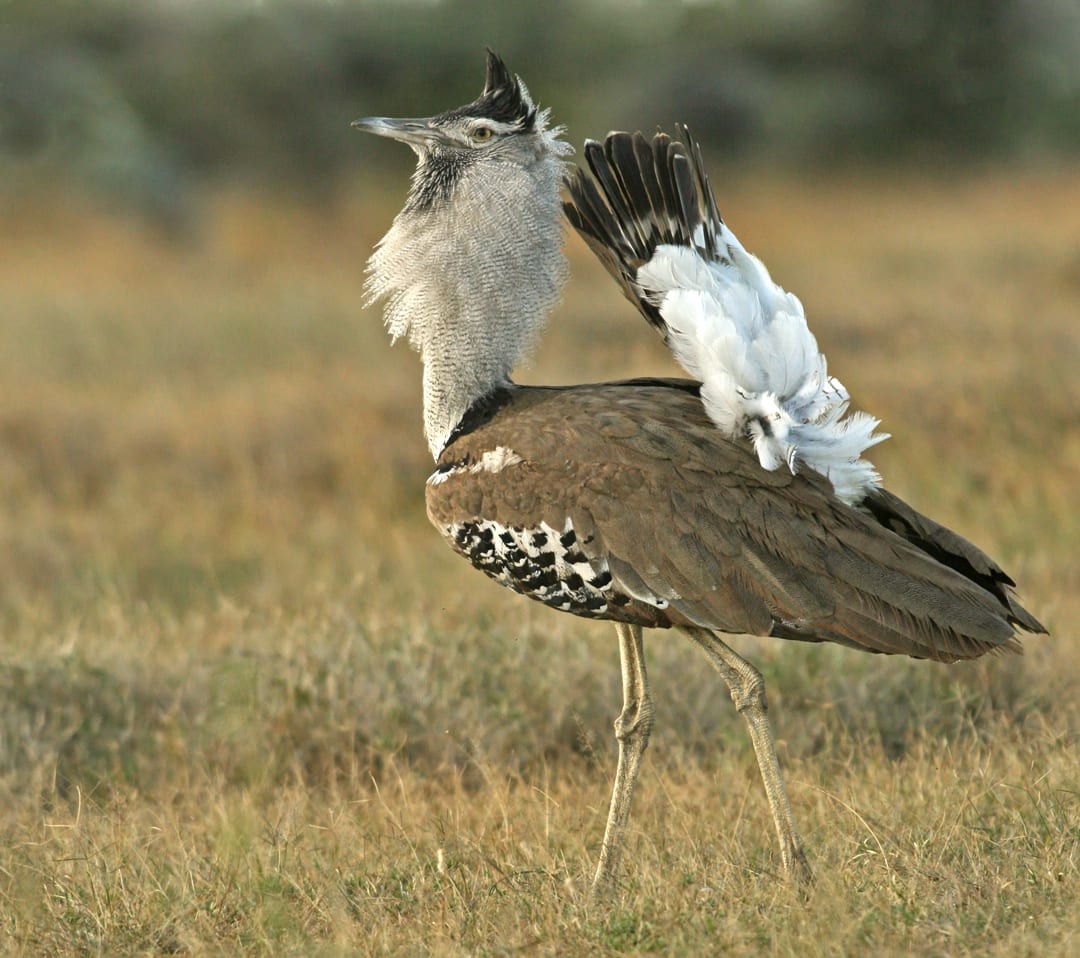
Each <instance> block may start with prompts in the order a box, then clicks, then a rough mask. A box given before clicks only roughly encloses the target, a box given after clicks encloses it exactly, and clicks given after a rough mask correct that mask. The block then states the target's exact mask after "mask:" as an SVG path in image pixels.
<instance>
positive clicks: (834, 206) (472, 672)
mask: <svg viewBox="0 0 1080 958" xmlns="http://www.w3.org/2000/svg"><path fill="white" fill-rule="evenodd" d="M715 181H716V183H717V186H718V192H719V194H720V199H721V206H722V208H723V209H724V211H725V214H726V216H727V218H728V220H729V222H731V224H732V225H733V227H734V228H735V230H736V231H737V232H738V233H739V235H740V236H741V238H742V239H743V240H744V241H745V242H746V243H747V245H748V246H749V247H750V248H751V249H754V250H755V251H757V252H758V253H759V254H761V255H762V256H763V257H764V258H765V260H766V262H767V263H768V264H769V265H770V267H771V268H772V270H773V273H774V276H776V277H777V279H778V280H779V281H780V282H782V283H784V284H785V285H786V286H788V287H789V288H791V289H793V290H795V291H797V292H798V293H799V294H800V296H801V297H802V298H803V300H804V302H805V304H806V305H807V309H808V312H809V315H810V317H811V325H812V327H813V328H814V329H815V331H816V333H817V335H818V338H819V342H820V343H821V346H822V348H823V349H824V350H825V352H826V353H827V354H828V356H829V359H830V369H831V370H832V371H834V372H835V373H837V374H838V375H840V376H841V377H842V378H843V379H844V381H845V383H846V384H847V385H848V387H849V388H850V390H851V392H852V394H853V395H854V397H855V399H856V402H857V403H858V404H859V405H860V406H862V407H863V408H866V409H868V410H871V411H873V412H874V413H875V414H877V415H879V416H881V417H882V419H883V420H884V427H885V428H886V429H887V430H888V431H890V432H892V433H893V436H894V438H893V439H891V440H890V441H889V442H887V443H885V444H884V445H882V446H880V447H878V448H877V449H875V450H874V460H875V462H876V463H877V465H878V466H879V468H880V469H881V471H882V472H883V474H884V475H885V477H886V480H887V482H888V484H889V486H890V488H892V489H893V490H894V491H896V492H897V493H899V494H900V495H902V496H904V497H905V498H907V499H908V500H909V501H911V502H912V503H913V504H914V505H916V506H917V507H919V508H921V509H922V510H923V511H926V512H928V513H930V514H931V515H933V516H935V517H936V518H938V519H939V520H941V521H943V522H945V523H947V524H949V525H951V526H953V527H954V528H956V529H957V530H958V531H960V532H962V533H964V534H966V535H968V536H969V537H971V538H972V539H974V540H975V541H976V542H978V543H979V544H981V545H982V546H983V547H985V548H986V549H988V550H989V551H990V552H991V553H992V554H994V555H995V556H996V557H998V558H999V559H1000V560H1001V562H1002V563H1003V564H1004V565H1005V567H1006V568H1007V569H1008V570H1009V571H1010V572H1011V573H1012V574H1013V575H1014V577H1015V578H1016V579H1017V580H1018V581H1019V582H1020V584H1021V596H1022V599H1023V600H1024V602H1025V604H1026V605H1027V606H1028V607H1029V608H1030V609H1031V610H1032V611H1033V612H1034V613H1035V614H1036V615H1037V616H1038V617H1039V618H1041V619H1042V620H1043V621H1044V622H1045V623H1046V624H1047V625H1048V626H1049V627H1050V629H1051V631H1052V633H1053V634H1052V636H1051V637H1049V638H1046V637H1034V638H1030V639H1028V640H1027V642H1026V648H1027V654H1026V655H1025V656H1024V657H1023V658H1009V659H1004V658H996V659H995V658H992V659H988V660H984V661H979V662H975V663H968V664H964V665H956V666H952V667H945V666H940V665H933V664H928V663H923V662H914V661H907V660H900V659H892V658H883V657H876V656H868V655H859V654H857V653H854V652H848V651H844V650H841V649H838V648H831V647H812V646H801V645H797V644H783V643H780V642H778V641H775V640H774V641H771V642H770V641H765V640H758V639H746V640H741V639H740V640H738V642H737V644H738V646H739V648H741V649H743V650H744V651H746V652H747V653H748V654H749V655H750V657H751V658H752V659H753V660H754V661H756V662H757V664H758V665H759V666H760V667H761V668H762V670H763V671H764V673H765V676H766V681H767V683H768V687H769V690H770V703H771V705H772V716H773V721H774V728H775V730H776V733H777V736H778V740H779V741H778V748H779V751H780V757H781V761H782V763H783V764H784V767H785V770H786V774H787V780H788V788H789V793H790V796H791V799H792V803H793V805H794V809H795V814H796V818H797V821H798V822H799V824H800V827H801V830H802V833H803V837H804V839H805V841H806V845H807V851H808V853H809V855H810V857H811V861H812V863H813V865H814V867H815V871H816V874H817V879H818V880H817V883H816V885H815V886H814V888H813V889H812V890H811V891H810V892H809V894H808V895H807V896H806V897H803V896H800V895H799V894H798V893H797V892H796V891H794V890H793V889H791V888H789V887H787V886H785V885H784V884H783V883H782V882H778V881H777V880H776V879H777V874H778V867H779V861H778V857H777V853H776V849H775V847H774V845H775V841H774V836H773V833H772V825H771V821H770V819H769V817H768V812H767V809H766V806H765V801H764V796H763V793H762V789H761V786H760V783H759V780H758V773H757V769H756V765H755V763H754V758H753V753H752V750H751V749H750V746H749V742H748V740H747V737H746V735H745V733H744V728H743V725H742V722H741V720H740V719H739V718H738V717H737V716H736V714H735V712H734V709H733V708H732V706H731V703H730V700H729V699H728V696H727V692H726V689H724V688H723V686H722V684H721V683H720V682H719V681H718V680H717V679H716V678H714V676H713V674H712V673H711V672H709V671H708V670H706V669H704V668H703V667H702V666H703V661H702V660H701V659H700V658H699V657H698V655H697V653H696V652H695V651H694V650H693V649H692V648H691V646H690V644H689V643H688V642H686V641H685V639H683V638H682V637H680V636H678V635H675V634H666V633H658V632H657V633H651V634H647V636H646V643H647V649H648V653H649V656H650V666H651V677H652V681H653V686H654V694H655V696H656V705H657V716H658V719H657V725H656V731H655V733H654V737H653V745H652V747H651V748H650V752H649V754H648V755H647V757H646V764H645V770H644V772H643V775H642V782H641V786H640V790H639V795H638V797H637V800H636V805H635V810H634V817H633V819H632V821H631V835H630V845H629V848H628V856H627V860H626V862H625V868H624V875H623V885H624V887H623V889H622V894H621V897H620V899H619V901H618V902H617V903H616V904H614V905H613V906H610V907H599V906H594V905H590V904H589V903H588V901H587V899H586V897H585V896H584V890H585V888H586V887H587V882H588V879H589V877H590V874H591V868H592V866H593V864H594V862H595V859H596V854H597V851H598V848H599V843H600V837H601V833H602V830H603V823H604V817H605V814H606V805H607V800H608V795H609V788H610V780H611V775H612V772H613V769H614V756H615V748H614V740H613V737H612V734H611V722H612V720H613V719H614V717H615V715H616V713H617V711H618V709H619V706H620V704H621V703H620V692H619V672H618V660H617V651H616V645H615V642H614V631H613V630H612V629H611V628H610V626H608V625H606V624H604V623H589V622H585V621H583V620H577V619H573V618H571V617H568V616H560V615H558V614H556V613H554V612H550V611H548V610H546V609H544V608H542V607H540V606H539V605H536V604H533V603H529V602H527V601H525V600H524V599H520V598H518V597H515V596H513V595H511V594H510V593H509V592H505V591H504V590H501V589H499V588H498V587H497V586H495V585H493V584H490V583H488V582H487V581H485V580H484V579H483V578H482V577H480V576H479V575H478V574H476V573H475V572H474V570H472V569H471V568H469V567H468V565H467V564H466V563H463V562H461V561H460V560H458V559H456V558H455V557H454V556H453V555H452V554H451V553H450V552H449V550H447V549H446V547H445V546H444V545H443V544H442V542H441V541H440V539H439V538H438V536H437V534H436V533H435V532H434V531H433V530H432V529H431V528H429V527H428V525H427V521H426V519H425V517H424V511H423V484H424V480H425V478H426V476H427V475H428V473H429V472H430V468H431V463H430V460H429V457H428V453H427V450H426V448H425V446H424V444H423V440H422V438H421V435H420V410H419V375H420V371H419V368H418V364H417V362H416V360H415V357H414V356H413V355H411V354H410V353H408V352H407V350H405V349H404V348H403V347H398V348H396V349H394V350H391V349H390V347H389V344H388V343H387V342H386V340H385V337H384V334H383V332H382V329H381V322H380V317H379V315H378V314H377V313H375V312H370V311H369V312H363V311H361V310H360V308H359V302H360V298H361V297H360V287H361V281H362V273H361V269H362V264H363V261H364V259H365V258H366V256H367V253H368V252H369V250H370V247H371V245H372V243H373V242H374V241H375V240H376V239H377V238H378V236H379V235H381V233H382V232H383V231H384V230H385V228H386V226H387V225H388V223H389V219H390V217H391V215H392V214H393V212H394V210H395V208H396V206H397V205H398V203H399V201H400V198H401V195H402V191H403V188H404V187H403V185H402V184H400V183H398V184H394V185H393V186H391V187H388V188H386V189H382V188H380V189H374V188H372V187H370V186H367V187H365V186H363V185H358V186H357V187H356V188H355V189H354V190H352V191H349V192H348V193H347V195H345V196H343V197H342V199H341V201H340V202H338V203H337V204H334V205H328V206H327V207H325V208H321V209H316V208H310V207H305V206H301V205H294V204H291V203H290V202H289V200H288V199H287V198H284V197H280V196H277V197H266V196H254V195H249V194H245V193H242V192H235V193H222V194H219V195H215V196H211V197H208V199H207V203H206V209H205V216H204V219H203V222H202V225H201V229H200V231H199V233H198V235H196V236H194V237H192V238H191V239H189V240H188V241H186V242H184V243H180V244H177V243H169V242H166V241H165V240H164V239H162V238H161V237H159V236H157V235H156V234H155V233H154V232H153V230H151V229H149V228H147V227H144V226H140V225H138V224H136V223H134V222H132V221H130V220H122V219H115V218H110V217H109V216H107V215H105V214H104V213H102V212H100V211H95V210H94V209H93V208H92V207H90V206H87V205H80V204H79V203H76V202H74V201H67V202H63V201H59V200H57V201H54V202H49V203H45V202H41V201H38V202H32V201H29V200H21V201H15V200H12V199H10V198H9V199H7V200H4V201H2V202H3V208H0V220H2V221H3V223H4V229H3V232H2V234H0V499H2V502H3V505H2V512H0V622H2V625H3V630H2V637H0V642H2V655H3V660H4V667H3V669H2V670H0V835H2V840H0V950H2V952H3V953H4V954H24V955H39V954H56V955H123V954H155V953H172V954H190V955H212V954H222V955H225V954H239V953H243V954H252V955H290V954H292V955H339V954H341V955H345V954H368V953H371V954H401V955H411V954H425V953H431V954H439V955H476V954H481V955H503V954H511V953H515V954H516V953H521V954H530V955H532V954H536V955H572V954H588V955H607V954H641V953H667V954H692V953H716V952H721V951H724V952H727V953H731V954H749V953H753V954H763V953H764V954H776V955H799V956H804V955H834V954H842V953H853V954H864V953H865V954H875V955H902V954H919V955H1000V956H1010V958H1012V956H1023V955H1032V956H1035V955H1038V956H1048V955H1049V956H1053V955H1061V956H1064V955H1070V954H1076V953H1077V952H1078V951H1080V931H1078V929H1080V880H1078V879H1080V800H1078V794H1080V745H1078V732H1080V646H1078V644H1077V633H1078V627H1080V562H1078V556H1077V552H1078V549H1077V544H1078V543H1080V519H1078V514H1080V510H1077V508H1076V505H1075V503H1076V496H1077V489H1078V488H1080V420H1078V409H1080V377H1078V374H1077V370H1078V368H1080V174H1075V173H1074V174H1066V173H1055V174H1044V175H1041V176H1035V175H1014V174H1008V175H1007V174H1003V173H1002V174H993V173H986V174H980V175H978V176H975V177H973V178H962V177H959V176H957V177H954V178H949V177H947V176H944V175H942V176H939V177H937V178H934V179H930V180H927V179H918V178H915V177H912V176H900V177H888V178H886V177H881V178H879V179H876V178H871V177H866V178H858V177H856V178H848V179H842V178H840V177H837V178H836V179H835V180H832V181H828V182H825V183H822V184H819V185H817V186H815V187H814V188H812V189H808V188H807V186H806V184H803V183H798V182H794V181H791V180H786V179H775V178H767V177H766V178H756V179H755V178H749V177H747V176H745V175H743V176H737V175H736V176H730V177H725V176H723V175H721V174H720V172H719V171H718V172H717V174H716V176H715ZM372 197H377V201H375V202H372V203H370V204H369V203H366V202H365V199H371V198H372ZM570 252H571V257H572V261H573V267H574V274H575V280H574V282H573V283H572V284H571V286H570V287H569V289H568V292H567V297H566V301H565V303H564V305H563V307H562V308H561V309H560V310H559V311H558V312H557V313H556V315H555V316H553V318H552V321H551V324H550V329H549V333H548V336H547V338H546V340H545V343H544V345H543V347H542V349H541V350H540V352H539V354H538V356H537V357H536V360H535V362H534V364H533V365H532V366H531V367H530V368H529V369H527V370H525V371H524V372H523V373H522V375H521V376H520V377H519V378H520V379H522V380H523V381H531V382H572V381H582V380H589V379H602V378H608V377H611V378H614V377H622V376H627V375H642V374H650V373H669V372H671V371H672V366H671V365H670V364H669V363H668V361H667V359H666V357H665V356H664V350H663V347H662V345H661V344H660V342H659V341H658V340H656V339H655V337H654V335H653V334H652V332H651V331H650V330H648V329H647V328H646V326H645V324H644V323H643V322H641V321H640V319H639V318H638V317H637V315H636V314H635V313H634V312H633V311H632V309H631V307H630V306H629V305H628V304H625V303H624V302H623V301H622V300H621V298H620V297H619V295H618V293H617V291H616V289H615V287H614V285H613V284H612V283H610V281H608V279H607V278H606V276H604V275H603V274H602V273H601V272H600V271H599V269H598V268H597V267H596V266H595V265H594V264H593V263H592V262H591V261H590V260H589V258H588V254H587V253H586V252H585V250H584V248H583V247H582V246H581V245H580V244H578V243H577V242H576V241H575V242H573V243H572V244H571V246H570Z"/></svg>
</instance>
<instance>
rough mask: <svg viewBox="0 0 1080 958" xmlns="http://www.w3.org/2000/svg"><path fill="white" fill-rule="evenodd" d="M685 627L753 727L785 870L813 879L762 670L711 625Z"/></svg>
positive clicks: (759, 763)
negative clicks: (780, 757) (786, 786)
mask: <svg viewBox="0 0 1080 958" xmlns="http://www.w3.org/2000/svg"><path fill="white" fill-rule="evenodd" d="M683 631H685V632H686V634H687V635H689V636H690V638H691V639H693V640H694V642H696V643H697V645H698V646H700V648H701V650H702V651H703V652H704V653H705V655H706V656H708V659H709V661H710V662H711V663H712V665H713V668H715V669H716V671H717V672H719V673H720V675H721V676H722V677H723V679H724V681H725V682H726V683H727V686H728V688H729V689H730V690H731V699H732V701H733V702H734V703H735V708H737V709H738V710H739V712H740V713H741V714H742V716H743V718H745V719H746V724H747V725H748V726H749V727H750V740H751V741H752V742H753V743H754V752H755V753H756V754H757V760H758V767H759V768H760V769H761V778H762V780H763V781H764V783H765V795H766V797H767V798H768V800H769V808H770V810H771V811H772V816H773V822H774V823H775V824H776V835H777V837H778V838H779V839H780V856H781V858H782V859H783V862H784V871H785V872H786V873H787V876H788V877H789V878H794V879H797V880H799V881H803V882H810V881H812V880H813V874H812V873H811V871H810V864H809V862H807V860H806V855H805V854H804V852H803V850H802V846H801V845H800V844H799V836H798V833H797V832H796V831H795V820H794V818H792V815H791V805H790V804H789V802H788V797H787V792H786V791H785V790H784V779H783V777H782V776H781V774H780V763H779V761H778V760H777V758H776V746H775V745H774V744H773V736H772V729H771V728H769V718H768V716H767V714H766V711H767V709H768V703H767V702H766V701H765V681H764V679H762V677H761V673H760V672H759V671H758V670H757V669H756V668H754V666H753V665H751V664H750V663H749V662H747V661H746V659H744V658H743V657H742V656H741V655H739V654H738V653H737V652H736V651H735V650H734V649H732V648H731V647H730V646H729V645H727V644H726V643H725V642H723V641H721V640H720V639H719V638H717V637H716V636H715V635H714V634H713V633H712V632H710V631H709V630H708V629H696V628H686V629H684V630H683Z"/></svg>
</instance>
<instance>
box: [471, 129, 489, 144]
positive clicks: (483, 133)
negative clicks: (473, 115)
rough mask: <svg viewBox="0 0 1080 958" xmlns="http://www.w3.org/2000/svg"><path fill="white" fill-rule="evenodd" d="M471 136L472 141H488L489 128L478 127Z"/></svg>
mask: <svg viewBox="0 0 1080 958" xmlns="http://www.w3.org/2000/svg"><path fill="white" fill-rule="evenodd" d="M472 135H473V139H475V140H480V141H481V142H483V141H484V140H490V139H491V127H490V126H478V127H477V128H476V129H475V130H473V131H472Z"/></svg>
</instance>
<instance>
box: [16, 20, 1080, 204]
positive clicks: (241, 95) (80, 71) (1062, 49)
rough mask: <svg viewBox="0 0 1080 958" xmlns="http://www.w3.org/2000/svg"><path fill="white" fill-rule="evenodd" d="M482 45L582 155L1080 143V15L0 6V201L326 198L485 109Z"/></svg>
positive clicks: (852, 159)
mask: <svg viewBox="0 0 1080 958" xmlns="http://www.w3.org/2000/svg"><path fill="white" fill-rule="evenodd" d="M485 44H490V45H491V46H492V47H494V48H495V49H497V50H498V51H499V52H500V53H502V54H503V55H504V56H505V57H506V59H507V60H508V62H509V64H510V66H511V67H512V68H513V69H515V70H517V71H519V72H520V73H521V74H522V75H523V76H524V77H526V78H527V80H528V82H529V83H530V85H531V86H532V88H533V90H534V91H535V92H537V93H538V94H539V95H540V98H541V99H542V101H543V102H544V103H546V104H549V105H555V107H556V114H557V118H558V119H559V121H560V122H564V123H567V124H568V125H569V126H570V129H571V139H572V140H574V141H575V142H580V141H581V140H582V139H583V138H584V137H585V136H587V135H591V136H597V135H600V134H602V133H604V132H606V130H607V129H609V128H612V127H616V126H632V127H641V128H643V129H646V130H648V129H651V128H653V127H655V126H656V125H658V124H660V125H664V126H667V127H670V126H671V124H672V123H673V122H674V121H675V120H682V121H686V122H688V123H690V124H692V125H693V126H694V127H695V128H696V130H697V132H698V134H699V135H700V136H701V137H702V138H703V139H705V140H707V141H714V142H716V143H718V144H720V145H722V148H723V150H724V151H726V152H725V154H722V155H729V156H730V155H732V154H734V153H739V152H746V151H749V152H750V154H751V155H752V156H754V157H766V158H768V159H770V160H772V161H781V162H798V163H806V162H810V163H815V162H835V161H840V162H844V163H856V162H862V161H866V160H867V159H881V158H886V159H888V160H889V161H903V160H905V159H909V158H910V157H912V156H917V157H925V156H927V155H935V156H941V157H943V158H946V159H949V160H957V159H959V160H965V159H969V158H973V157H974V158H979V159H982V158H985V157H987V156H998V157H1003V158H1010V159H1015V158H1027V157H1030V156H1036V157H1041V156H1045V155H1050V156H1054V155H1061V154H1066V153H1070V152H1073V151H1075V150H1076V148H1077V146H1078V145H1080V7H1078V6H1077V5H1076V4H1075V3H1074V2H1073V0H956V2H954V3H949V4H943V3H938V2H936V0H912V2H910V3H906V4H895V3H892V2H890V0H816V2H815V0H804V2H800V3H791V2H787V0H755V2H751V0H727V2H715V3H709V2H703V0H698V2H695V3H684V4H673V3H668V2H666V0H665V2H661V0H651V2H649V0H641V2H639V3H636V4H624V3H619V2H616V0H591V2H582V3H575V2H571V0H555V2H550V3H547V4H542V5H541V4H530V5H520V4H506V3H503V2H501V0H445V2H441V3H440V2H430V0H429V2H422V0H412V2H409V0H397V2H393V0H367V2H361V0H358V2H351V3H350V2H344V0H343V2H337V3H331V2H325V0H323V2H316V0H276V2H275V0H264V2H261V3H255V2H253V0H233V2H217V3H211V2H209V0H201V2H200V0H188V2H186V3H166V2H164V0H159V2H145V3H136V2H129V3H123V2H119V0H114V2H99V3H90V4H87V3H83V2H75V0H58V2H53V3H47V4H43V3H40V2H39V0H6V2H3V0H0V184H2V186H0V188H7V189H12V188H19V187H20V186H21V185H23V184H25V183H26V182H40V181H42V180H45V181H51V182H54V183H56V184H59V185H62V186H64V187H65V188H68V187H74V188H76V189H84V190H86V191H89V192H92V193H96V194H98V195H100V196H104V197H110V198H114V199H116V200H117V201H118V202H121V203H125V204H129V205H133V206H135V207H138V208H141V209H146V210H148V211H150V212H152V213H153V214H154V215H156V216H160V217H162V218H166V219H168V218H169V217H174V216H178V215H181V212H182V210H183V207H184V204H185V202H186V198H187V197H188V195H189V192H190V189H191V187H192V185H193V184H195V183H198V182H200V181H203V180H205V179H207V178H230V179H235V178H243V179H252V180H255V181H260V180H262V181H265V180H270V181H272V182H275V183H285V184H288V185H289V188H293V189H303V190H305V191H312V192H315V193H318V192H319V191H320V190H323V189H325V188H326V187H327V186H329V185H332V183H333V181H334V179H335V177H336V175H337V174H339V173H341V172H343V171H347V170H352V169H356V168H357V167H358V166H359V164H360V163H361V161H363V162H364V163H368V162H369V161H370V160H371V159H372V158H374V157H379V158H380V160H382V159H383V158H385V157H387V156H388V155H390V154H389V153H388V151H385V150H378V149H375V148H374V147H373V146H372V144H370V143H366V142H362V141H361V138H359V137H356V136H355V135H353V134H351V133H350V131H349V128H348V122H349V120H351V119H352V118H354V117H355V116H357V115H361V114H370V113H398V114H409V113H428V112H433V111H436V110H439V109H442V108H445V107H447V106H449V105H452V104H457V103H459V102H464V101H466V100H467V99H470V98H471V97H472V96H474V95H475V94H476V93H477V91H478V89H479V81H480V77H481V71H482V58H481V54H482V48H483V46H484V45H485Z"/></svg>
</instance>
